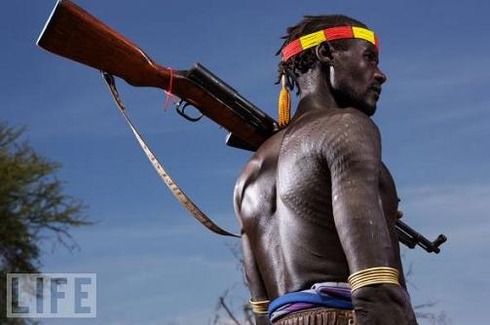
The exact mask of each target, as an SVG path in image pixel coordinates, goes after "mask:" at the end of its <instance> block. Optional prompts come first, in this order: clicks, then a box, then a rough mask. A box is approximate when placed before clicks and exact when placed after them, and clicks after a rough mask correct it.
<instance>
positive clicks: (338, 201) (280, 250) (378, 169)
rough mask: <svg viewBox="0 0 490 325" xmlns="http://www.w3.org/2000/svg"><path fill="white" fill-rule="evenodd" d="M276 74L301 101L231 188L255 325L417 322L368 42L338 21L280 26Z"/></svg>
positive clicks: (373, 42) (378, 80)
mask: <svg viewBox="0 0 490 325" xmlns="http://www.w3.org/2000/svg"><path fill="white" fill-rule="evenodd" d="M281 52H282V57H283V58H282V62H281V63H280V65H279V67H280V74H281V75H284V76H285V77H286V79H287V80H289V83H290V84H292V85H294V86H295V87H297V89H298V93H299V96H300V98H299V99H300V100H299V103H298V107H297V109H296V112H295V115H294V116H293V119H292V120H291V121H290V123H289V124H288V126H287V127H285V128H283V129H282V130H281V131H279V132H278V133H276V134H275V135H274V136H272V137H271V138H270V139H268V140H267V141H266V142H265V143H264V144H263V145H262V146H261V147H260V148H259V150H257V152H256V153H255V155H254V156H253V157H252V159H251V160H250V161H249V162H248V164H247V165H246V167H245V169H244V171H243V173H242V175H241V176H240V178H239V179H238V181H237V184H236V188H235V209H236V212H237V215H238V218H239V221H240V222H241V226H242V235H243V237H242V243H243V253H244V261H245V274H246V278H247V282H248V285H249V289H250V292H251V304H252V307H253V310H254V312H255V315H256V322H257V324H270V323H272V324H274V325H285V324H291V325H292V324H298V325H299V324H310V325H312V324H339V325H340V324H356V325H365V324H371V325H372V324H380V325H383V324H390V325H394V324H397V325H403V324H416V320H415V316H414V313H413V310H412V307H411V304H410V300H409V297H408V294H407V291H406V288H405V280H404V277H403V270H402V265H401V261H400V252H399V244H398V239H397V235H396V232H395V222H396V218H397V211H398V210H397V209H398V197H397V193H396V188H395V185H394V183H393V179H392V177H391V175H390V173H389V172H388V170H387V169H386V167H385V166H384V165H383V163H382V161H381V140H380V135H379V131H378V128H377V127H376V126H375V124H374V122H373V121H372V120H371V119H370V116H372V115H373V114H374V113H375V110H376V103H377V101H378V99H379V96H380V93H381V85H382V84H383V83H384V82H385V81H386V76H385V75H384V74H383V73H382V72H381V70H380V69H379V68H378V41H377V37H376V36H375V35H374V33H373V32H372V31H370V30H369V29H367V27H366V26H365V25H364V24H362V23H360V22H359V21H356V20H354V19H351V18H348V17H345V16H314V17H311V16H310V17H305V18H304V19H303V20H302V21H301V22H300V23H299V24H298V25H296V26H293V27H290V28H289V29H288V35H287V37H286V41H285V43H284V45H283V47H282V49H281Z"/></svg>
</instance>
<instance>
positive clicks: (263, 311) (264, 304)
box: [249, 299, 270, 315]
mask: <svg viewBox="0 0 490 325" xmlns="http://www.w3.org/2000/svg"><path fill="white" fill-rule="evenodd" d="M269 302H270V300H262V301H252V299H250V300H249V303H250V305H251V306H252V311H253V312H254V314H259V315H267V314H268V313H269V312H268V309H269Z"/></svg>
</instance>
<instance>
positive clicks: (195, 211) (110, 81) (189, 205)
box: [102, 72, 240, 238]
mask: <svg viewBox="0 0 490 325" xmlns="http://www.w3.org/2000/svg"><path fill="white" fill-rule="evenodd" d="M102 75H103V77H104V80H105V82H106V83H107V85H108V86H109V90H110V91H111V94H112V97H113V98H114V101H115V102H116V104H117V107H118V108H119V112H121V114H122V116H123V117H124V119H125V120H126V122H127V123H128V125H129V128H130V129H131V131H132V132H133V134H134V136H135V138H136V140H137V141H138V143H139V145H140V146H141V149H143V151H144V153H145V154H146V156H147V157H148V160H150V162H151V164H152V165H153V167H154V168H155V170H156V172H157V173H158V175H159V176H160V178H161V179H162V180H163V181H164V182H165V184H166V185H167V187H168V188H169V190H170V191H171V192H172V194H173V195H174V196H175V197H176V198H177V200H179V202H180V203H182V205H183V206H184V207H185V208H186V209H187V210H188V211H189V212H190V213H191V214H192V215H193V216H194V218H196V219H197V220H198V221H199V222H200V223H201V224H202V225H203V226H204V227H206V228H208V229H209V230H211V231H212V232H214V233H217V234H219V235H223V236H231V237H237V238H239V237H240V236H239V235H236V234H233V233H230V232H228V231H226V230H224V229H222V228H221V227H219V226H218V225H217V224H215V223H214V222H213V221H212V220H211V219H210V218H209V217H208V216H207V215H206V214H205V213H204V212H202V211H201V209H199V208H198V207H197V206H196V205H195V204H194V202H192V200H191V199H190V198H189V197H188V196H187V195H186V194H185V193H184V192H183V191H182V190H181V189H180V188H179V186H178V185H177V184H176V183H175V182H174V180H173V179H172V178H171V177H170V175H169V174H168V173H167V171H166V170H165V168H164V167H163V166H162V164H161V163H160V162H159V161H158V159H157V158H156V156H155V155H154V154H153V152H152V151H151V149H150V147H149V146H148V144H147V143H146V141H145V140H144V139H143V137H142V136H141V134H140V133H139V132H138V130H137V129H136V127H135V126H134V124H133V123H132V122H131V119H130V118H129V116H128V114H127V113H126V108H125V106H124V103H123V102H122V101H121V98H120V96H119V92H118V91H117V88H116V83H115V80H114V76H112V75H111V74H108V73H106V72H102Z"/></svg>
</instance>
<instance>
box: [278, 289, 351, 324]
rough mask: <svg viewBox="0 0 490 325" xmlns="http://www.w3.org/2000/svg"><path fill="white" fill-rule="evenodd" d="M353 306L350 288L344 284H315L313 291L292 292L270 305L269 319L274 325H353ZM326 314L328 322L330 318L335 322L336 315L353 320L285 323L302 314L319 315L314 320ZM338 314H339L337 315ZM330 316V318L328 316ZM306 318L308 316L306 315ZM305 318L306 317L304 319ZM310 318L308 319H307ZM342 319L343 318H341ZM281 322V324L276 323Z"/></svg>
mask: <svg viewBox="0 0 490 325" xmlns="http://www.w3.org/2000/svg"><path fill="white" fill-rule="evenodd" d="M353 308H354V306H353V304H352V296H351V291H350V286H349V284H347V283H343V282H322V283H316V284H314V285H313V286H312V287H311V289H307V290H303V291H298V292H290V293H287V294H285V295H283V296H280V297H277V298H276V299H274V300H273V301H271V303H270V304H269V310H268V312H269V318H270V321H271V322H272V323H274V325H276V324H295V325H296V324H298V325H299V324H353V321H352V318H353V311H352V310H353ZM322 312H325V313H326V314H325V315H326V317H327V319H326V321H328V319H329V318H332V317H333V319H334V320H335V319H336V318H338V317H336V316H335V315H334V314H342V315H344V316H345V317H344V318H346V317H347V316H348V315H350V316H352V317H347V318H349V319H351V321H350V322H347V323H344V322H342V323H336V322H333V323H332V322H326V323H323V322H320V323H316V322H315V323H312V322H307V323H294V322H293V323H288V322H286V323H283V321H284V320H286V318H288V319H289V318H296V316H299V315H300V314H318V315H317V316H314V318H318V317H320V316H319V315H320V314H321V313H322ZM337 312H338V313H337ZM327 314H329V315H330V316H328V315H327ZM304 316H306V315H304ZM310 316H311V315H310ZM303 318H304V317H303ZM307 318H308V317H307ZM341 318H342V317H341ZM278 320H280V321H279V322H276V321H278Z"/></svg>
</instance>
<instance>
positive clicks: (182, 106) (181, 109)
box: [175, 100, 204, 122]
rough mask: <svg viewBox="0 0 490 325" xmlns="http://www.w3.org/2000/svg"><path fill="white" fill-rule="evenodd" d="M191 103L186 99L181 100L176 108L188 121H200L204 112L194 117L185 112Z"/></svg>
mask: <svg viewBox="0 0 490 325" xmlns="http://www.w3.org/2000/svg"><path fill="white" fill-rule="evenodd" d="M189 105H190V104H189V103H188V102H186V101H183V100H181V101H179V102H178V103H177V104H175V106H176V107H175V110H176V111H177V113H178V114H179V115H180V116H182V117H183V118H185V119H186V120H188V121H191V122H197V121H199V120H200V119H201V118H202V117H203V116H204V114H202V113H201V115H199V116H196V117H192V116H190V115H188V114H187V113H186V112H185V109H186V108H187V106H189Z"/></svg>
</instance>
